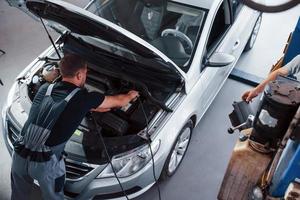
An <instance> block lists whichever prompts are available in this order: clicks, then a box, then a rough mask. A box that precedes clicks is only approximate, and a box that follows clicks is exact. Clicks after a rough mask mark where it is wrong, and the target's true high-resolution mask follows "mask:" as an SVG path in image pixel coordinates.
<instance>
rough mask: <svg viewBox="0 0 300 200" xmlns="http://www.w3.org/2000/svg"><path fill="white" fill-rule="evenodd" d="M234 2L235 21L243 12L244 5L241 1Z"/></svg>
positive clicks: (234, 0)
mask: <svg viewBox="0 0 300 200" xmlns="http://www.w3.org/2000/svg"><path fill="white" fill-rule="evenodd" d="M231 2H232V14H233V18H234V19H235V18H236V17H237V16H238V14H239V12H240V11H241V8H242V4H241V2H240V0H231Z"/></svg>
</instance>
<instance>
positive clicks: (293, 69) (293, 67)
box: [283, 54, 300, 81]
mask: <svg viewBox="0 0 300 200" xmlns="http://www.w3.org/2000/svg"><path fill="white" fill-rule="evenodd" d="M283 68H285V69H287V70H288V71H289V73H288V76H291V77H293V78H296V79H297V80H298V81H300V54H299V55H297V56H296V57H295V58H294V59H293V60H291V61H290V62H289V63H288V64H286V65H285V66H283Z"/></svg>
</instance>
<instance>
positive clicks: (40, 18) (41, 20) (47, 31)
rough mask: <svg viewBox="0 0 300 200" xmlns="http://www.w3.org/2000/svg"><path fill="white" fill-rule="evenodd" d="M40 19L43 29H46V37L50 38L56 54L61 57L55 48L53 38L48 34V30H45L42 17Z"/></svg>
mask: <svg viewBox="0 0 300 200" xmlns="http://www.w3.org/2000/svg"><path fill="white" fill-rule="evenodd" d="M40 20H41V22H42V24H43V27H44V29H45V30H46V33H47V35H48V37H49V39H50V42H51V44H52V46H53V47H54V49H55V51H56V54H57V55H58V58H59V59H61V56H60V54H59V52H58V50H57V48H56V46H55V44H54V42H53V39H52V37H51V35H50V34H49V32H48V30H47V28H46V26H45V23H44V21H43V19H42V18H41V17H40Z"/></svg>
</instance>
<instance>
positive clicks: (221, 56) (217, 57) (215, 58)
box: [205, 52, 235, 67]
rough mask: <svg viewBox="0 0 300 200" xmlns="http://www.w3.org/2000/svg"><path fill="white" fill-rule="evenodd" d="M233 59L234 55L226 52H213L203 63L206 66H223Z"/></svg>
mask: <svg viewBox="0 0 300 200" xmlns="http://www.w3.org/2000/svg"><path fill="white" fill-rule="evenodd" d="M234 61H235V57H234V56H233V55H230V54H228V53H222V52H215V53H213V54H212V56H210V58H209V59H208V60H207V61H206V63H205V65H206V66H208V67H225V66H228V65H230V64H231V63H233V62H234Z"/></svg>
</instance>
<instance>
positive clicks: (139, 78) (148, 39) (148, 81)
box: [2, 0, 261, 200]
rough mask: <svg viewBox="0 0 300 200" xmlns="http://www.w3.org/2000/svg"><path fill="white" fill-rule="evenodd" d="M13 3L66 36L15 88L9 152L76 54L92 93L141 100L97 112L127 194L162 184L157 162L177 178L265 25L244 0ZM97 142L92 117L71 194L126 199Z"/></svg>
mask: <svg viewBox="0 0 300 200" xmlns="http://www.w3.org/2000/svg"><path fill="white" fill-rule="evenodd" d="M7 1H8V2H9V3H10V5H12V6H15V7H18V8H20V9H21V10H23V11H25V12H26V13H28V14H29V15H31V16H33V17H34V18H36V19H38V20H42V19H43V21H44V22H45V23H46V24H47V25H48V26H50V27H51V28H53V29H54V30H56V31H57V32H58V33H60V34H61V36H60V37H59V38H58V39H57V40H56V41H55V46H56V48H57V49H56V50H55V49H54V48H53V46H50V47H49V48H48V49H47V50H45V51H44V52H43V53H42V54H41V55H40V56H39V57H38V58H36V59H35V60H34V61H33V62H32V63H31V64H30V65H29V66H27V67H26V68H25V69H24V70H23V71H22V72H21V73H20V75H19V76H18V77H17V78H16V81H15V83H14V85H13V87H12V88H11V89H10V92H9V95H8V98H7V103H6V105H5V106H4V108H3V111H2V120H3V125H4V126H3V128H4V130H3V134H4V138H5V139H6V145H7V148H8V150H9V151H10V153H11V152H12V143H13V141H14V140H15V139H16V138H17V137H18V135H19V133H20V130H21V128H22V126H23V124H24V122H25V121H26V119H27V117H28V112H29V109H30V106H31V103H32V99H33V98H34V96H35V94H36V92H37V90H38V88H39V87H40V86H41V85H42V84H44V83H46V82H57V81H60V78H61V77H60V75H59V73H54V72H57V71H56V70H55V69H56V66H57V63H58V61H59V58H58V55H57V53H58V54H60V56H61V57H62V56H63V55H64V54H67V53H76V54H79V55H80V56H82V57H83V58H84V59H86V60H87V61H88V68H89V72H88V77H87V84H86V87H87V88H88V89H89V90H96V91H99V92H101V93H103V94H107V95H113V94H117V93H123V92H127V91H129V90H131V89H135V90H138V91H139V92H140V94H141V97H140V98H139V100H137V101H135V102H133V103H131V104H129V105H127V106H126V107H123V108H120V109H116V110H112V111H110V112H108V113H105V114H95V113H94V114H93V116H94V117H96V120H97V123H98V124H99V126H101V127H102V129H101V133H102V135H103V136H104V141H105V143H106V146H107V148H108V152H109V155H110V156H111V158H112V165H113V167H114V169H115V171H116V174H117V176H118V177H119V179H120V181H121V183H122V186H123V188H124V190H125V193H126V194H127V195H128V197H129V198H134V197H136V196H138V195H140V194H142V193H143V192H145V191H146V190H148V189H149V188H150V187H151V186H152V185H153V184H154V183H155V178H154V173H153V162H154V169H155V174H156V176H157V177H156V178H157V179H158V178H161V179H164V178H168V177H170V176H172V175H173V174H174V173H175V172H176V169H177V168H178V166H179V165H180V163H181V162H182V159H183V157H184V155H185V153H186V150H187V148H188V145H189V142H190V139H191V135H192V131H193V128H194V127H195V126H196V125H197V124H198V122H199V121H200V119H201V117H202V116H203V115H204V113H205V111H206V110H207V108H208V107H209V105H210V104H211V102H212V101H213V99H214V98H215V96H216V95H217V93H218V91H219V90H220V89H221V87H222V85H223V83H224V82H225V80H226V79H227V77H228V75H229V74H230V72H231V70H232V69H233V67H234V66H235V64H236V62H237V60H238V58H239V57H240V55H241V54H242V52H243V51H244V50H249V49H251V48H252V46H253V44H254V42H255V39H256V36H257V33H258V30H259V27H260V23H261V13H259V12H257V11H254V10H251V9H249V8H247V7H245V6H244V5H242V4H240V3H239V1H237V0H214V1H213V0H172V1H166V0H128V1H125V0H93V1H91V2H90V3H89V4H88V6H87V7H86V8H85V9H82V8H79V7H77V6H74V5H71V4H69V3H66V2H63V1H60V0H27V1H20V0H7ZM25 2H26V4H25ZM40 18H41V19H40ZM41 34H44V33H41ZM45 34H46V33H45ZM98 131H99V130H98ZM99 141H100V139H99V135H98V133H97V130H96V128H95V124H94V123H93V121H92V119H91V114H88V115H87V116H86V117H85V118H84V120H83V121H82V122H81V124H80V125H79V127H78V129H77V130H76V131H75V133H74V135H73V136H72V138H71V140H70V141H69V142H68V143H67V145H66V148H65V151H66V152H67V153H68V156H67V158H66V170H67V181H66V185H65V195H66V196H68V197H69V198H76V199H84V200H85V199H92V198H94V199H118V198H121V199H122V198H124V193H123V192H122V190H121V188H120V186H119V184H118V181H117V179H116V178H115V176H114V173H113V170H112V168H111V165H109V163H108V157H107V155H106V154H105V153H104V148H103V145H101V142H99ZM148 142H150V143H148ZM149 145H151V149H150V148H149ZM150 150H152V152H151V151H150ZM152 153H153V162H152V156H151V154H152Z"/></svg>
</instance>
